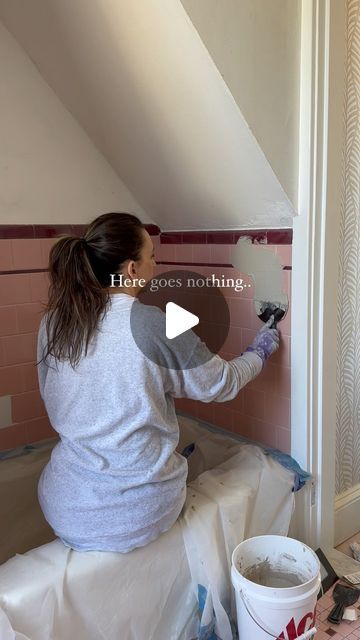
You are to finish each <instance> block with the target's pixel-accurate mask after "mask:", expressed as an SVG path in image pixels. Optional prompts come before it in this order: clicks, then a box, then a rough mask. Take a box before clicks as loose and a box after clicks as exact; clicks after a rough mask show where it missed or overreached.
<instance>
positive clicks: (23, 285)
mask: <svg viewBox="0 0 360 640" xmlns="http://www.w3.org/2000/svg"><path fill="white" fill-rule="evenodd" d="M29 277H30V276H29V275H28V274H26V273H22V274H8V275H4V276H0V306H1V307H6V306H9V305H12V304H19V303H22V302H31V294H30V286H29Z"/></svg>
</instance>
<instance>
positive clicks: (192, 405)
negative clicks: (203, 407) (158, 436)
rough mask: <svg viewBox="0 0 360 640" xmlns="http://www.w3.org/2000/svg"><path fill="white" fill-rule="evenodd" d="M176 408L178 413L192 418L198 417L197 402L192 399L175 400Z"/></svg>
mask: <svg viewBox="0 0 360 640" xmlns="http://www.w3.org/2000/svg"><path fill="white" fill-rule="evenodd" d="M175 407H176V410H177V411H183V412H184V413H188V414H189V415H191V416H195V417H196V416H197V411H198V401H197V400H191V399H190V398H175Z"/></svg>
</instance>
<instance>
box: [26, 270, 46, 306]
mask: <svg viewBox="0 0 360 640" xmlns="http://www.w3.org/2000/svg"><path fill="white" fill-rule="evenodd" d="M28 278H29V282H30V299H29V300H20V301H19V302H42V303H46V302H47V299H48V289H49V275H48V273H47V272H46V271H44V272H42V273H30V274H29V276H28Z"/></svg>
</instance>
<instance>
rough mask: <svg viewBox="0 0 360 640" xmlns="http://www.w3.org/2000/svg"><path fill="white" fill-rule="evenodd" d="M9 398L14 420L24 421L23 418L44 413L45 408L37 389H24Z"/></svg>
mask: <svg viewBox="0 0 360 640" xmlns="http://www.w3.org/2000/svg"><path fill="white" fill-rule="evenodd" d="M11 400H12V417H13V421H14V422H25V420H31V418H39V417H41V416H43V415H46V409H45V406H44V403H43V401H42V398H41V397H40V393H39V391H26V392H25V393H20V394H19V395H16V396H12V399H11Z"/></svg>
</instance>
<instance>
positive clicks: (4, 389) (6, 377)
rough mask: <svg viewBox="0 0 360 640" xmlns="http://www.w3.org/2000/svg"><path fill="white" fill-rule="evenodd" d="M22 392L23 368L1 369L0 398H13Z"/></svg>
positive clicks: (18, 366)
mask: <svg viewBox="0 0 360 640" xmlns="http://www.w3.org/2000/svg"><path fill="white" fill-rule="evenodd" d="M22 391H23V379H22V375H21V366H20V365H17V366H13V367H0V396H11V395H14V394H16V393H21V392H22Z"/></svg>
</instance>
